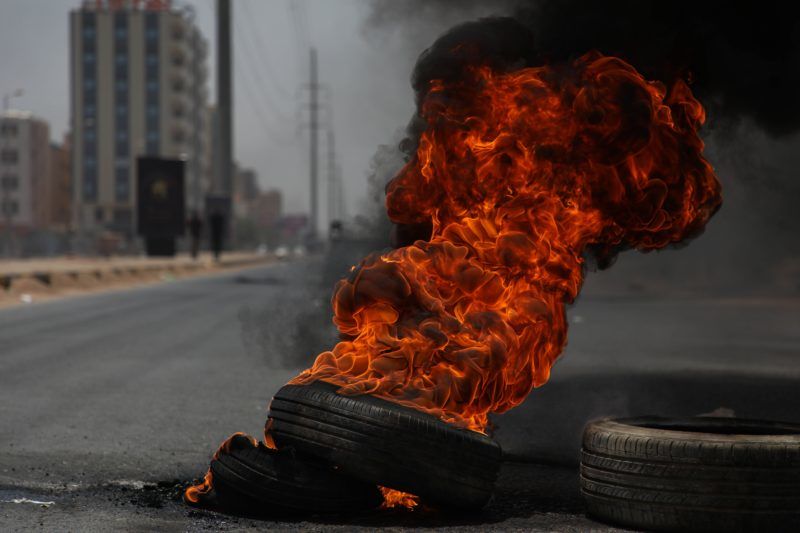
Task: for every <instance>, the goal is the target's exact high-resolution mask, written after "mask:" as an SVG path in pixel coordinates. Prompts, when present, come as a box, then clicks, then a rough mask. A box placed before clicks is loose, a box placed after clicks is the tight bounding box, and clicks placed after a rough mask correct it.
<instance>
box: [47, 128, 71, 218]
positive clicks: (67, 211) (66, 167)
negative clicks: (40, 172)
mask: <svg viewBox="0 0 800 533" xmlns="http://www.w3.org/2000/svg"><path fill="white" fill-rule="evenodd" d="M71 144H72V140H71V135H70V134H66V135H64V141H63V142H62V143H61V144H57V143H52V144H51V145H50V184H49V187H50V201H49V202H48V207H47V209H48V211H47V213H46V214H45V216H46V219H47V226H48V227H49V228H50V229H51V230H55V231H59V232H65V231H68V230H69V229H70V228H71V225H72V148H71Z"/></svg>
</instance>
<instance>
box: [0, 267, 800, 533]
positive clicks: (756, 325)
mask: <svg viewBox="0 0 800 533" xmlns="http://www.w3.org/2000/svg"><path fill="white" fill-rule="evenodd" d="M340 267H341V265H336V266H335V267H331V268H327V269H326V268H323V266H322V264H321V262H320V261H319V260H318V259H305V260H301V261H295V262H291V263H279V264H274V265H268V266H263V267H258V268H254V269H250V270H246V271H239V272H235V273H223V274H218V275H213V276H209V277H203V278H193V279H187V280H181V281H174V282H169V283H163V284H159V285H153V286H148V287H144V288H138V289H131V290H124V291H116V292H110V293H104V294H94V295H87V296H81V297H74V298H70V299H64V300H60V301H52V302H46V303H41V304H32V305H28V306H17V307H14V308H9V309H5V310H0V530H26V529H31V530H40V529H45V530H58V531H64V530H81V531H91V530H98V531H101V530H109V529H115V530H142V531H145V530H147V531H149V530H176V531H184V530H202V529H210V530H238V529H248V528H264V527H272V528H278V529H295V528H311V529H318V530H319V529H326V530H327V529H342V530H345V529H351V528H352V526H354V525H358V526H361V527H365V528H374V527H376V526H395V527H403V526H412V527H425V526H428V527H441V526H445V525H450V526H454V527H463V528H467V529H479V530H487V529H502V530H509V529H525V530H531V529H542V530H559V531H584V530H587V529H592V528H597V529H608V528H606V526H603V525H601V524H597V523H594V522H592V521H590V520H588V519H587V518H585V517H584V516H583V507H582V504H581V501H580V497H579V494H578V493H577V488H576V484H577V471H576V468H575V463H576V460H577V452H578V447H579V438H580V432H581V429H582V427H583V424H584V423H585V422H586V421H587V420H590V419H592V418H597V417H600V416H606V415H624V414H648V413H650V414H676V415H677V414H700V413H709V412H716V413H717V414H728V415H730V414H735V415H737V416H746V417H763V418H772V419H779V420H780V419H784V420H794V421H800V414H798V412H797V406H798V405H800V387H798V386H797V385H798V384H800V364H799V361H800V359H798V357H800V327H798V324H800V301H798V300H797V299H796V298H795V299H792V298H781V299H765V298H761V299H755V298H747V299H733V298H727V299H726V298H714V299H700V298H686V297H683V298H664V297H653V296H647V297H644V296H625V297H622V296H615V297H609V296H607V294H608V293H607V291H606V292H604V293H602V294H606V295H605V296H602V295H601V291H594V292H593V290H592V287H591V285H590V284H589V285H587V290H586V292H585V294H584V296H583V297H582V298H581V300H580V301H579V302H578V303H577V304H575V305H574V306H573V307H572V308H571V309H570V311H569V315H570V322H571V329H570V345H569V347H568V349H567V352H566V354H565V356H564V357H563V358H562V360H561V361H560V362H559V363H558V364H557V365H556V368H554V370H553V375H552V379H551V382H550V383H549V384H548V385H546V386H545V387H543V388H541V389H539V390H537V391H534V392H533V394H532V395H531V396H530V397H529V399H528V401H527V402H526V403H525V404H524V405H523V406H520V407H518V408H517V409H515V410H513V411H511V412H509V413H507V414H505V415H502V416H499V417H497V418H496V419H495V422H496V425H497V428H496V436H497V438H498V439H499V440H500V442H501V444H502V445H503V448H504V451H505V452H506V453H507V454H508V455H509V457H510V458H511V459H515V460H517V461H526V462H514V461H509V462H507V463H506V464H505V465H504V467H503V471H502V474H501V479H500V482H499V485H498V492H497V496H496V499H495V501H494V503H493V504H492V505H491V507H490V508H489V509H488V510H486V511H485V512H484V513H483V514H480V515H477V516H473V517H453V516H444V515H440V514H438V513H436V512H434V511H422V512H416V513H407V512H384V513H371V514H369V515H366V516H360V517H350V518H348V519H346V520H343V519H340V520H335V521H330V522H325V521H321V520H320V519H317V518H313V517H309V518H308V519H307V520H306V521H299V522H276V523H266V524H265V523H263V522H259V521H256V520H253V519H249V518H243V517H230V516H226V515H221V514H217V513H212V512H207V511H197V510H192V509H189V508H188V507H186V506H184V505H183V504H182V503H180V501H179V499H178V497H177V496H178V495H179V493H180V489H181V487H182V486H183V485H184V484H185V483H186V482H187V481H188V480H190V479H192V478H194V477H197V476H199V475H201V474H202V473H203V471H204V469H205V467H206V466H207V464H208V460H209V457H210V454H211V453H212V452H213V451H214V449H215V448H216V445H217V444H218V443H219V442H220V441H222V440H223V439H224V438H225V437H227V436H228V435H229V434H231V433H233V432H235V431H245V432H248V433H251V434H254V435H259V434H260V433H261V431H262V428H263V423H264V418H265V414H266V409H267V405H268V402H269V399H270V398H271V396H272V394H273V393H274V392H275V391H276V390H277V389H278V388H279V387H280V386H281V385H282V384H283V383H285V382H286V381H287V379H289V378H291V377H292V376H293V375H294V374H295V372H296V370H295V368H296V367H298V366H301V365H303V364H304V363H306V362H308V361H310V360H311V358H312V357H313V355H314V353H315V352H316V351H318V350H319V349H322V348H324V347H325V346H326V345H328V344H329V343H330V340H331V335H332V332H331V330H330V328H329V327H328V326H327V325H326V324H327V321H328V317H327V312H326V303H325V299H324V297H323V296H324V294H325V292H326V291H325V290H320V287H329V286H330V281H331V279H332V278H333V277H335V276H334V274H335V273H336V272H338V271H339V269H340ZM20 499H28V500H36V501H45V502H54V503H53V504H50V505H47V506H42V505H39V504H35V503H29V502H25V501H22V502H21V503H13V502H14V500H20Z"/></svg>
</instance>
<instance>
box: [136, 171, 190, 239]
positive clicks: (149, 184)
mask: <svg viewBox="0 0 800 533" xmlns="http://www.w3.org/2000/svg"><path fill="white" fill-rule="evenodd" d="M137 166H138V171H137V178H138V179H137V186H136V195H137V196H136V206H137V215H138V216H137V220H138V224H137V227H138V230H139V234H140V235H142V236H143V237H145V238H147V237H176V236H178V235H183V231H184V226H185V220H186V214H185V210H184V197H185V195H184V168H185V163H184V161H182V160H180V159H164V158H161V157H140V158H138V161H137Z"/></svg>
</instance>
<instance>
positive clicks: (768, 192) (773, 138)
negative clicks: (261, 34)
mask: <svg viewBox="0 0 800 533" xmlns="http://www.w3.org/2000/svg"><path fill="white" fill-rule="evenodd" d="M401 6H402V9H401ZM480 9H483V11H480ZM784 11H785V12H784ZM490 15H491V16H490ZM481 16H483V17H484V18H482V19H481V18H479V17H481ZM465 20H471V21H470V22H467V23H463V22H464V21H465ZM798 21H800V18H799V17H798V16H797V15H795V14H793V13H789V12H788V10H783V11H781V10H780V9H778V7H777V4H776V6H774V7H770V6H769V5H765V4H764V3H756V4H749V5H748V4H743V3H736V2H734V3H722V2H696V3H695V2H687V1H683V0H679V1H677V2H670V3H667V4H664V3H655V2H633V1H627V0H611V1H607V2H582V1H578V0H517V1H508V2H499V3H488V4H487V3H481V2H474V1H467V2H461V1H446V0H440V1H435V0H434V1H431V0H425V1H406V2H400V3H398V2H390V1H386V0H376V1H374V2H373V3H372V13H371V15H370V16H369V17H368V19H367V22H366V24H367V25H369V27H370V31H369V32H367V34H368V35H369V34H375V35H377V34H378V33H379V32H381V31H390V32H393V33H394V34H398V33H400V34H403V35H406V36H407V40H408V54H409V55H413V56H417V55H419V54H420V52H422V54H421V55H419V58H418V61H417V63H416V65H415V68H414V71H413V74H412V76H411V84H412V86H413V88H414V90H415V93H416V100H417V102H419V100H420V98H421V97H422V96H423V95H424V93H425V90H426V87H427V86H428V82H429V81H430V80H432V79H442V78H444V79H451V80H452V79H453V78H455V77H458V76H460V75H461V73H463V67H464V66H465V65H466V64H468V63H471V62H473V61H474V60H475V57H483V58H484V59H485V61H488V62H489V63H490V64H491V65H492V66H493V67H494V68H496V69H499V70H513V69H516V68H519V67H522V66H530V65H541V64H545V63H562V62H564V61H565V60H568V59H570V58H574V57H577V56H580V55H581V54H583V53H585V52H586V51H588V50H599V51H600V52H602V53H605V54H609V55H615V56H619V57H621V58H623V59H625V60H626V61H628V62H630V63H631V64H633V65H634V66H635V67H636V68H637V69H638V70H639V71H641V72H642V73H643V74H644V75H645V76H646V77H648V78H650V79H657V80H660V81H663V82H666V83H670V82H671V81H673V80H674V79H676V78H682V79H684V80H687V81H688V82H689V83H690V86H691V88H692V91H693V92H694V93H695V94H696V95H697V96H698V98H699V99H700V100H701V102H703V104H704V106H705V107H706V108H707V111H708V122H707V124H706V127H705V128H704V132H705V139H706V142H707V144H708V154H709V158H710V159H711V161H712V163H713V164H715V166H717V170H718V174H719V175H720V177H721V179H722V181H723V184H724V186H725V207H724V208H723V209H722V212H721V213H720V214H719V215H718V216H717V218H716V220H715V221H714V222H713V223H712V224H711V226H710V228H709V233H711V234H712V236H711V237H709V238H708V239H705V240H704V243H703V245H702V246H701V247H699V246H690V247H689V250H687V251H686V252H682V253H681V254H680V257H678V254H676V255H675V256H672V257H669V258H664V257H660V258H650V257H647V256H638V254H637V256H631V257H626V258H625V261H622V262H621V264H620V265H619V267H618V268H617V269H615V270H612V271H611V272H612V273H611V274H608V275H605V276H604V277H603V279H602V280H598V281H600V284H601V285H602V284H603V283H604V282H606V281H608V282H610V283H611V284H628V282H629V281H630V283H629V285H631V286H634V285H635V286H636V287H637V288H638V289H641V288H647V290H649V289H652V290H660V289H661V288H664V289H666V290H669V289H668V288H669V287H670V286H672V287H675V286H676V284H675V282H676V281H679V282H680V285H681V286H683V288H687V289H689V288H690V287H696V288H701V287H702V288H704V289H713V290H721V291H724V292H727V291H735V292H741V291H742V290H744V291H750V290H754V289H757V287H758V286H760V285H761V286H766V285H772V288H776V287H780V288H782V289H783V288H785V287H787V280H788V278H787V277H786V276H787V272H788V276H789V277H791V275H792V274H791V272H794V270H793V269H794V268H795V267H794V266H792V265H795V264H796V261H795V260H794V259H793V258H794V257H796V256H797V254H798V253H800V241H798V240H797V239H796V237H795V236H796V234H797V232H798V231H800V220H798V218H797V217H796V216H795V203H796V199H797V197H798V195H800V183H798V180H797V179H796V172H795V171H794V169H795V168H796V167H797V165H798V164H800V161H798V159H799V158H798V157H797V156H796V155H795V154H797V153H798V151H797V149H796V147H797V144H798V143H797V138H798V135H797V133H798V130H800V100H799V99H797V98H796V96H795V95H794V92H795V91H796V87H798V82H799V81H800V80H798V77H800V68H798V67H799V66H800V31H798V30H800V25H799V22H798ZM434 25H438V26H439V27H447V26H448V25H450V26H452V28H451V29H450V30H448V31H446V32H444V33H443V34H442V35H441V36H440V37H439V38H438V39H437V40H436V41H435V42H434V43H433V44H432V45H431V46H430V47H429V48H427V49H426V50H424V51H422V50H421V49H422V45H421V44H420V43H424V42H425V41H424V40H421V39H420V35H419V32H420V31H421V30H420V27H432V26H434ZM428 42H431V41H428ZM424 128H425V124H424V123H422V122H421V121H420V120H419V118H418V117H412V119H411V120H410V121H409V126H408V129H407V138H406V139H405V140H404V141H403V142H402V143H401V144H400V151H401V152H403V153H404V154H405V155H409V154H411V153H413V151H414V150H415V149H416V140H417V139H418V137H419V134H420V132H421V131H422V130H423V129H424ZM414 236H415V237H416V236H418V234H417V233H415V234H414ZM665 259H666V260H665ZM620 267H621V268H620ZM645 273H646V274H645ZM778 277H782V278H783V280H782V281H781V280H778V279H777V278H778ZM789 284H790V285H791V282H789ZM795 289H796V287H795Z"/></svg>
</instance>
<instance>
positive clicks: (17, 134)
mask: <svg viewBox="0 0 800 533" xmlns="http://www.w3.org/2000/svg"><path fill="white" fill-rule="evenodd" d="M52 194H53V191H52V190H51V187H50V127H49V126H48V124H47V122H45V121H44V120H41V119H38V118H36V117H34V116H33V115H32V114H31V113H28V112H23V111H5V112H3V114H2V115H0V215H1V216H0V225H2V227H3V228H4V231H8V229H9V227H10V228H11V229H13V230H14V231H20V230H22V231H26V230H31V229H34V228H37V227H42V226H45V225H46V224H47V223H48V220H47V217H48V209H47V206H48V204H49V202H50V200H51V198H52Z"/></svg>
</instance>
